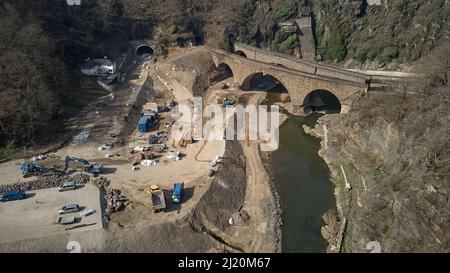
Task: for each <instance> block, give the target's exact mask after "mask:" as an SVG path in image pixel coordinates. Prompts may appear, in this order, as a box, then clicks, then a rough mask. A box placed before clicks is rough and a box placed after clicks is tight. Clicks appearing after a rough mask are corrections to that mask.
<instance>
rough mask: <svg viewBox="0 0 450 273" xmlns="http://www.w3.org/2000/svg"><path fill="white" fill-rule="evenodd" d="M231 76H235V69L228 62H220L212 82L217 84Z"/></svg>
mask: <svg viewBox="0 0 450 273" xmlns="http://www.w3.org/2000/svg"><path fill="white" fill-rule="evenodd" d="M229 78H234V73H233V70H232V69H231V67H230V66H229V65H228V64H227V63H220V64H219V65H217V66H216V69H215V73H214V74H212V76H211V83H213V84H215V83H218V82H221V81H223V80H226V79H229Z"/></svg>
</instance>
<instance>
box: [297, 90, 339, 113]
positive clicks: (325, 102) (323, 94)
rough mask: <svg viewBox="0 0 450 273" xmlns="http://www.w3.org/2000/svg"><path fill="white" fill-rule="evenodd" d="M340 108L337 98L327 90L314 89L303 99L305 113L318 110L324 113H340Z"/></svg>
mask: <svg viewBox="0 0 450 273" xmlns="http://www.w3.org/2000/svg"><path fill="white" fill-rule="evenodd" d="M341 109H342V105H341V102H340V101H339V99H338V98H337V97H336V96H335V95H334V94H333V93H331V92H330V91H328V90H322V89H319V90H314V91H312V92H310V93H309V94H308V95H307V96H306V97H305V99H304V100H303V111H304V112H305V114H310V113H313V112H319V113H324V114H334V113H340V112H341Z"/></svg>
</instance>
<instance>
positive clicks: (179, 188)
mask: <svg viewBox="0 0 450 273" xmlns="http://www.w3.org/2000/svg"><path fill="white" fill-rule="evenodd" d="M183 191H184V183H183V182H180V183H175V184H174V185H173V193H172V203H174V204H181V199H182V198H183Z"/></svg>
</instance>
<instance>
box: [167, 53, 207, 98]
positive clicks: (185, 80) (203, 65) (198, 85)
mask: <svg viewBox="0 0 450 273" xmlns="http://www.w3.org/2000/svg"><path fill="white" fill-rule="evenodd" d="M169 65H170V69H171V72H170V74H171V76H172V77H174V78H175V79H177V80H178V82H180V83H181V84H182V85H183V86H185V87H186V88H187V89H188V90H189V91H191V92H192V94H193V95H194V96H202V95H203V93H204V92H205V91H206V90H207V89H208V88H209V87H210V84H211V81H210V79H211V71H212V69H213V67H214V63H213V62H212V59H211V56H210V55H209V53H208V50H207V49H205V48H203V47H197V48H194V49H190V51H188V52H186V53H185V54H183V55H181V56H178V57H175V58H173V59H171V60H170V61H169Z"/></svg>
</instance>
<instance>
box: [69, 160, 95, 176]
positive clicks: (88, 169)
mask: <svg viewBox="0 0 450 273" xmlns="http://www.w3.org/2000/svg"><path fill="white" fill-rule="evenodd" d="M71 161H74V162H77V163H81V164H83V170H84V171H85V172H88V173H91V174H94V175H97V174H100V173H101V172H102V167H103V164H102V163H94V164H90V163H89V161H87V160H86V159H83V158H76V157H73V156H66V159H65V160H64V170H65V171H67V170H68V169H69V163H70V162H71Z"/></svg>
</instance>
